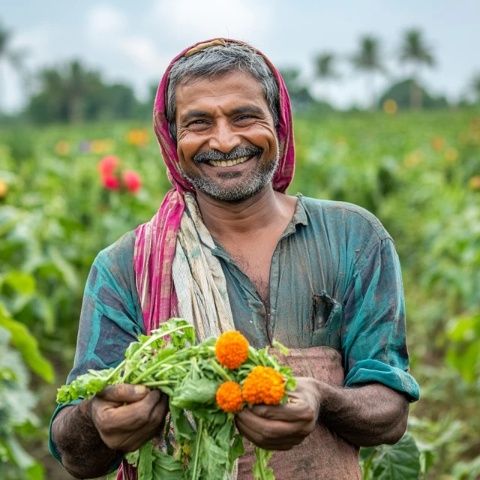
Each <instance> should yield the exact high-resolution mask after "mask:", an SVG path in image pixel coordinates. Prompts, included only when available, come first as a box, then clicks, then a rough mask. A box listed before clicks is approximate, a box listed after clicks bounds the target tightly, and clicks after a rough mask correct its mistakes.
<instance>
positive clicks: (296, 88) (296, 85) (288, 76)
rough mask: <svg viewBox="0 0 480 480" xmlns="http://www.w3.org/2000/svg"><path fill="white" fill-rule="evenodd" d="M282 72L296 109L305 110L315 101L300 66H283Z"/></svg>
mask: <svg viewBox="0 0 480 480" xmlns="http://www.w3.org/2000/svg"><path fill="white" fill-rule="evenodd" d="M281 74H282V77H283V79H284V80H285V84H286V85H287V89H288V93H289V95H290V99H291V101H292V106H293V109H294V110H297V111H298V110H305V109H306V108H307V107H309V106H311V105H312V104H313V103H315V100H314V99H313V97H312V95H311V94H310V91H309V89H308V87H307V86H306V84H305V82H304V81H303V80H302V78H301V75H300V70H299V69H298V68H282V69H281Z"/></svg>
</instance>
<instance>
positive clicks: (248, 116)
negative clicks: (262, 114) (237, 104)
mask: <svg viewBox="0 0 480 480" xmlns="http://www.w3.org/2000/svg"><path fill="white" fill-rule="evenodd" d="M254 118H255V117H254V116H253V115H251V114H249V113H245V114H243V115H238V117H236V119H235V120H236V121H237V122H248V121H249V120H253V119H254Z"/></svg>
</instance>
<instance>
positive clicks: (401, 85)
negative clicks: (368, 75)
mask: <svg viewBox="0 0 480 480" xmlns="http://www.w3.org/2000/svg"><path fill="white" fill-rule="evenodd" d="M413 82H414V80H413V79H412V78H407V79H405V80H401V81H399V82H395V83H393V84H392V85H390V86H389V87H388V88H387V89H386V90H385V91H384V92H383V93H382V95H380V98H379V101H378V104H379V105H380V106H381V105H383V103H384V102H385V101H386V100H395V102H396V104H397V105H398V107H400V108H404V109H407V108H409V107H410V91H411V89H412V83H413ZM417 88H419V89H420V91H421V94H422V99H423V106H424V107H425V108H446V107H448V102H447V99H446V98H445V97H443V96H438V97H437V96H435V95H434V94H432V93H431V92H429V91H427V90H426V89H425V88H424V87H422V86H421V85H419V84H417Z"/></svg>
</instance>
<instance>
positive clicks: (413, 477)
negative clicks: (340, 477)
mask: <svg viewBox="0 0 480 480" xmlns="http://www.w3.org/2000/svg"><path fill="white" fill-rule="evenodd" d="M361 459H362V473H363V475H362V478H363V480H417V479H418V478H420V452H419V450H418V448H417V445H416V444H415V440H414V439H413V437H411V436H410V435H408V434H407V435H404V437H403V438H402V439H401V440H400V441H399V442H398V443H397V444H395V445H392V446H387V445H383V446H381V447H378V448H362V449H361Z"/></svg>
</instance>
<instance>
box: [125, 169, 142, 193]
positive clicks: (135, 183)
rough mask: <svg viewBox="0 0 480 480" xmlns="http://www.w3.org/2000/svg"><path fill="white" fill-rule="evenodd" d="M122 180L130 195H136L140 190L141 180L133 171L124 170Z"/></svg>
mask: <svg viewBox="0 0 480 480" xmlns="http://www.w3.org/2000/svg"><path fill="white" fill-rule="evenodd" d="M122 179H123V185H124V186H125V188H126V189H127V190H128V191H129V192H131V193H137V192H138V191H139V190H140V189H141V188H142V179H141V178H140V175H139V174H138V173H137V172H135V171H134V170H125V171H124V172H123V176H122Z"/></svg>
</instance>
